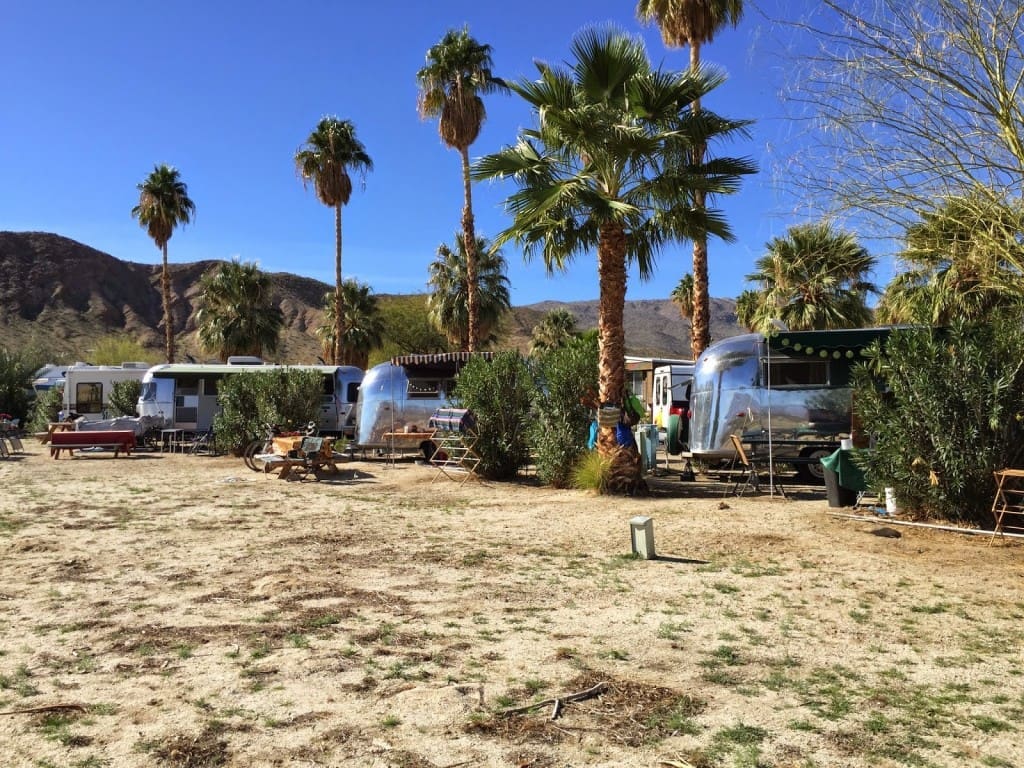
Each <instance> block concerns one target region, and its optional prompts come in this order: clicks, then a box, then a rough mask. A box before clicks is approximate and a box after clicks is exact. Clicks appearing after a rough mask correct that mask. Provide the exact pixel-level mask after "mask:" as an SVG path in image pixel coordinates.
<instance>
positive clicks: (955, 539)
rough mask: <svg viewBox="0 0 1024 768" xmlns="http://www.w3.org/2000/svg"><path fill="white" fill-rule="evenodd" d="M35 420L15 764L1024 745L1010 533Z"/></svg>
mask: <svg viewBox="0 0 1024 768" xmlns="http://www.w3.org/2000/svg"><path fill="white" fill-rule="evenodd" d="M26 447H27V450H28V452H29V453H28V455H25V456H20V457H18V456H16V457H13V458H11V459H8V460H0V481H2V488H3V496H2V501H0V565H2V568H0V576H2V578H0V756H2V757H0V764H2V765H4V766H12V767H14V768H20V767H21V766H80V767H83V768H84V767H86V766H117V767H121V766H174V767H175V768H199V767H201V766H239V767H240V766H381V767H383V766H395V767H402V768H454V767H455V766H495V767H496V768H497V767H499V766H501V767H505V766H515V767H517V768H554V767H555V766H558V767H559V768H561V767H562V766H668V767H670V768H678V767H680V766H693V767H694V768H708V767H710V766H740V767H743V766H747V767H749V768H757V767H760V768H768V767H772V768H783V767H786V766H793V767H795V766H853V767H855V768H856V767H859V766H898V765H911V766H964V765H978V766H1021V765H1024V658H1022V648H1024V643H1022V640H1024V622H1022V619H1024V593H1022V590H1021V583H1022V577H1024V567H1022V562H1024V548H1022V544H1021V543H1019V541H1015V540H1009V539H1007V540H1004V541H996V542H995V543H993V544H992V545H991V546H990V541H989V537H987V536H968V535H962V534H952V533H944V532H938V531H933V530H926V529H922V528H915V527H902V526H896V525H893V524H891V523H889V522H887V521H885V520H869V521H854V520H849V519H843V518H840V517H837V516H834V515H832V514H830V512H835V511H836V510H830V509H829V507H828V506H827V503H826V500H825V495H824V490H823V489H817V490H807V489H804V490H803V491H802V492H800V493H797V494H793V496H794V498H791V499H790V500H782V499H779V498H770V497H769V496H767V495H764V494H762V495H758V496H744V497H742V498H737V497H735V496H731V495H726V494H725V491H726V490H727V486H725V485H724V484H722V483H683V482H680V481H679V480H678V477H677V476H676V475H670V476H668V477H665V478H662V479H659V480H657V481H654V482H653V483H652V485H653V486H654V492H653V494H652V495H651V496H650V497H646V498H607V497H595V496H591V495H588V494H586V493H582V492H577V491H555V490H551V489H547V488H542V487H538V486H537V485H536V483H535V481H533V480H532V479H530V478H525V479H524V480H523V481H521V482H518V483H484V482H467V483H459V482H455V481H452V480H450V479H448V478H447V477H445V476H443V475H439V474H438V473H437V471H436V470H435V469H433V468H431V467H425V466H420V465H417V464H415V463H411V462H409V463H386V462H383V461H380V460H377V461H352V462H347V463H344V464H342V465H341V467H340V470H341V471H339V472H338V473H337V474H333V475H332V474H325V475H323V476H322V477H321V479H320V480H319V481H318V482H317V481H313V480H311V479H307V480H302V481H294V482H293V481H280V480H277V479H276V478H274V477H273V476H264V475H261V474H256V473H253V472H250V471H249V470H247V469H246V468H245V466H244V465H243V463H242V461H241V460H239V459H235V458H231V457H223V456H222V457H202V456H180V455H168V454H148V453H138V454H136V455H134V456H132V457H129V458H117V459H114V458H112V457H111V455H110V454H98V453H97V454H79V455H77V456H76V457H74V458H68V457H62V458H60V459H59V460H53V459H51V458H50V457H49V455H48V454H47V453H46V451H45V449H44V448H43V447H42V446H39V445H38V444H36V443H34V442H32V444H28V442H27V443H26ZM637 515H644V516H650V517H651V518H653V521H654V534H655V547H656V551H657V554H658V557H657V558H656V559H653V560H645V559H639V558H636V557H633V556H632V555H631V548H630V523H629V521H630V519H631V518H633V517H634V516H637ZM884 534H888V535H884ZM572 694H580V696H579V697H578V700H573V699H574V698H577V697H573V696H572ZM556 700H557V701H556ZM532 705H535V706H532Z"/></svg>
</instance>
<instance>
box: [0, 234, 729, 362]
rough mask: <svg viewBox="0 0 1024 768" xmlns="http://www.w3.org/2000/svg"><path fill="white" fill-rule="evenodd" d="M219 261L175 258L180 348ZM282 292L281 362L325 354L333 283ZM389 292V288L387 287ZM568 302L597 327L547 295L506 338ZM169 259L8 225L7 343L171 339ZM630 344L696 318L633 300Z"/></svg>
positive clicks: (282, 283) (648, 341) (4, 266)
mask: <svg viewBox="0 0 1024 768" xmlns="http://www.w3.org/2000/svg"><path fill="white" fill-rule="evenodd" d="M216 264H217V262H216V261H198V262H191V263H187V264H175V263H173V262H172V263H171V265H170V273H171V291H172V297H173V298H172V310H171V312H172V316H173V322H174V329H175V333H176V334H177V336H178V343H179V348H180V354H181V356H182V357H184V355H185V354H186V353H188V354H192V355H193V356H195V357H196V358H197V359H205V358H207V357H208V355H206V354H204V353H203V352H202V351H201V350H200V349H199V347H198V343H197V341H196V326H195V312H196V309H197V299H198V295H199V278H200V277H201V276H202V275H203V273H204V272H206V271H207V270H209V269H210V268H211V267H213V266H215V265H216ZM271 276H272V278H273V280H274V286H275V300H276V301H277V302H278V304H279V306H280V307H281V311H282V312H283V313H284V317H285V330H284V333H283V335H282V344H281V347H280V349H279V352H278V354H277V355H276V357H277V359H278V360H279V361H281V362H312V361H315V360H316V356H317V354H318V353H319V345H318V343H317V340H316V337H315V336H314V334H313V329H314V328H316V326H317V325H318V324H319V323H320V319H321V315H322V311H321V309H320V305H321V301H322V299H323V295H324V292H325V291H327V290H329V289H330V286H329V285H327V284H326V283H322V282H320V281H318V280H312V279H310V278H306V277H301V276H299V275H293V274H290V273H286V272H276V273H271ZM380 296H381V300H382V301H387V298H388V297H387V295H386V294H381V295H380ZM563 307H564V308H566V309H568V310H569V311H571V312H572V313H573V314H574V315H575V316H576V319H577V327H578V328H579V329H581V330H582V329H587V328H595V327H596V326H597V301H596V300H595V301H582V302H555V301H545V302H541V303H538V304H532V305H528V306H523V307H515V308H513V311H512V313H511V316H510V317H509V318H508V319H507V320H506V321H505V322H504V324H503V332H504V333H503V336H502V340H501V342H500V343H499V347H503V348H508V347H515V348H519V349H523V350H525V349H526V348H527V346H528V345H529V338H530V332H531V330H532V329H533V327H534V326H535V325H536V324H537V323H538V322H540V320H541V318H542V317H543V316H544V315H545V314H546V313H547V312H548V311H550V310H552V309H556V308H563ZM711 315H712V336H713V337H714V338H723V337H725V336H732V335H735V334H736V333H739V332H740V329H739V328H738V327H737V325H736V315H735V302H734V301H732V300H729V299H713V300H712V307H711ZM162 319H163V309H162V305H161V299H160V267H159V266H158V265H149V264H134V263H132V262H127V261H122V260H120V259H118V258H115V257H114V256H111V255H110V254H107V253H103V252H102V251H98V250H96V249H95V248H90V247H89V246H87V245H84V244H82V243H79V242H76V241H74V240H71V239H69V238H66V237H62V236H60V235H56V234H51V233H46V232H0V329H2V334H3V335H2V337H0V338H2V341H0V343H2V344H3V345H4V346H8V347H12V348H16V347H19V346H21V345H24V344H30V343H34V344H37V345H39V346H41V347H42V348H43V349H46V350H47V351H49V352H50V353H51V355H52V358H53V359H54V360H71V359H88V350H89V349H90V348H91V347H92V345H93V344H94V343H95V341H96V340H97V339H99V338H102V337H103V336H107V335H110V334H113V333H125V334H128V335H129V336H131V337H133V338H135V339H137V340H139V342H140V343H142V344H144V345H145V346H147V347H151V348H153V350H154V352H155V353H156V356H157V357H158V356H159V352H160V351H161V350H162V348H163V331H162V329H161V328H160V327H159V326H160V323H161V322H162ZM626 346H627V350H628V352H629V353H630V354H635V355H643V356H656V357H670V358H685V357H689V349H690V332H689V324H688V323H687V322H686V321H684V320H683V319H682V318H681V317H680V316H679V311H678V310H677V309H676V307H675V305H673V304H672V303H671V302H670V301H668V300H667V299H666V300H660V301H659V300H642V301H628V302H627V303H626Z"/></svg>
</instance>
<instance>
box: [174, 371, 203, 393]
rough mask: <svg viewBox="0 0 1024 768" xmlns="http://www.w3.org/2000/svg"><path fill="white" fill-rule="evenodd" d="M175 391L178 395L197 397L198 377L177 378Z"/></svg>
mask: <svg viewBox="0 0 1024 768" xmlns="http://www.w3.org/2000/svg"><path fill="white" fill-rule="evenodd" d="M175 390H176V393H177V394H178V395H198V394H199V377H198V376H194V375H192V376H178V377H176V381H175Z"/></svg>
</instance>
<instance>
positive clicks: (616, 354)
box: [597, 224, 640, 491]
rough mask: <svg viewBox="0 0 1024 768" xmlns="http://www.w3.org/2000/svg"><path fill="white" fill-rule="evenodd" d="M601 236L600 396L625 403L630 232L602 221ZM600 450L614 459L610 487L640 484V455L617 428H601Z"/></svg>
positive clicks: (617, 488) (605, 399)
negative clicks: (617, 435)
mask: <svg viewBox="0 0 1024 768" xmlns="http://www.w3.org/2000/svg"><path fill="white" fill-rule="evenodd" d="M599 238H600V239H599V241H598V245H597V273H598V281H599V286H600V291H599V298H598V319H597V328H598V345H599V346H598V363H597V365H598V379H597V382H598V383H597V386H598V397H599V398H600V401H601V402H602V403H618V404H620V405H621V404H622V398H623V394H624V393H625V386H626V378H625V377H626V327H625V322H624V315H625V308H626V233H625V230H624V229H623V228H622V225H620V224H602V225H601V232H600V235H599ZM597 450H598V453H600V454H601V455H602V456H606V457H609V458H611V460H612V470H611V477H612V482H610V483H609V489H610V490H612V491H624V490H633V489H634V488H636V487H637V485H639V483H640V463H639V461H637V460H636V459H637V458H638V457H639V454H638V452H637V451H636V450H629V449H623V448H621V447H620V446H619V445H618V443H617V442H616V440H615V428H614V427H601V428H600V430H599V432H598V436H597Z"/></svg>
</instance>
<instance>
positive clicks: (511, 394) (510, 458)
mask: <svg viewBox="0 0 1024 768" xmlns="http://www.w3.org/2000/svg"><path fill="white" fill-rule="evenodd" d="M533 389H534V383H533V376H532V374H531V373H530V369H529V367H528V366H527V364H526V361H524V360H523V358H522V357H521V356H520V355H519V353H518V352H499V353H497V354H496V355H494V357H493V359H492V360H491V361H490V362H489V363H488V362H487V361H486V360H484V359H483V358H480V357H474V358H472V359H471V360H470V361H469V362H468V363H467V364H466V366H465V367H464V368H463V369H462V370H461V371H460V372H459V378H458V380H457V382H456V385H455V392H454V399H455V401H456V402H457V403H458V404H459V405H460V406H461V407H463V408H469V409H470V410H471V411H473V415H474V416H476V427H477V435H478V439H477V442H476V446H475V450H476V452H477V453H478V454H479V455H480V465H479V467H478V468H477V471H478V472H480V474H481V475H482V476H483V477H486V478H489V479H492V480H504V479H508V478H510V477H514V476H515V475H516V473H517V472H518V471H519V468H520V467H523V466H526V464H527V463H528V462H529V460H530V448H529V445H528V443H527V439H526V432H527V422H528V417H529V411H530V399H531V397H532V394H533Z"/></svg>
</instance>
